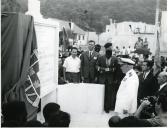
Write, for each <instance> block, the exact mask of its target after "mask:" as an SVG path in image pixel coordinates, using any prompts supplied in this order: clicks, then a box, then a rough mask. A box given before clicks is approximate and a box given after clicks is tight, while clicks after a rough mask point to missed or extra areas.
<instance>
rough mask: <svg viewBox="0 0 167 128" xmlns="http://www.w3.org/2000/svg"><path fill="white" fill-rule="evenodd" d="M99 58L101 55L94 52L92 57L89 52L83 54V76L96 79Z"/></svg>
mask: <svg viewBox="0 0 167 128" xmlns="http://www.w3.org/2000/svg"><path fill="white" fill-rule="evenodd" d="M98 58H99V53H97V52H95V51H93V53H92V56H91V57H89V51H86V52H83V53H82V54H81V57H80V59H81V76H83V77H84V78H91V79H95V77H96V73H97V71H96V63H97V60H98Z"/></svg>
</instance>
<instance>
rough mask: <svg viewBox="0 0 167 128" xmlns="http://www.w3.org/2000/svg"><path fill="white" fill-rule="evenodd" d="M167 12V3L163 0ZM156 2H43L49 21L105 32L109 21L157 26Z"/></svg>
mask: <svg viewBox="0 0 167 128" xmlns="http://www.w3.org/2000/svg"><path fill="white" fill-rule="evenodd" d="M160 8H161V10H167V0H160ZM155 10H156V0H41V12H42V14H43V15H44V16H45V17H52V18H59V19H63V20H67V21H70V20H72V21H73V22H75V23H76V24H77V25H79V26H80V27H81V28H83V29H85V30H86V29H88V28H90V30H96V31H97V32H102V31H104V29H105V25H106V24H109V18H112V19H115V20H116V22H121V21H142V22H146V23H149V24H154V22H155Z"/></svg>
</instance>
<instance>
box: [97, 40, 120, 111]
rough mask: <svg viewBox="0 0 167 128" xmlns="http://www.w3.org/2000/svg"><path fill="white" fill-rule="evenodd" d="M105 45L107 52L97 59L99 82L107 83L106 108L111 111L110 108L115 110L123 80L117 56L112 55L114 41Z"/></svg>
mask: <svg viewBox="0 0 167 128" xmlns="http://www.w3.org/2000/svg"><path fill="white" fill-rule="evenodd" d="M104 47H105V50H106V53H105V55H103V56H101V57H99V59H98V61H97V69H98V73H99V74H98V83H100V84H105V95H104V110H105V112H106V113H109V111H110V110H114V106H115V100H116V92H117V90H118V88H119V85H120V81H121V78H120V76H121V75H120V72H121V71H120V67H119V65H118V59H117V57H113V56H112V43H106V44H105V45H104ZM118 70H119V71H118ZM119 78H120V79H119ZM118 82H119V83H118Z"/></svg>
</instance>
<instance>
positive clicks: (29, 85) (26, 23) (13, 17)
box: [1, 13, 40, 120]
mask: <svg viewBox="0 0 167 128" xmlns="http://www.w3.org/2000/svg"><path fill="white" fill-rule="evenodd" d="M1 28H2V29H1V35H2V41H1V46H2V47H1V57H2V59H1V71H2V72H1V73H2V77H1V79H2V82H1V87H2V91H1V92H2V104H3V103H7V102H11V101H15V100H16V101H23V102H24V103H25V105H26V109H27V113H28V117H27V119H28V120H32V119H35V118H36V117H37V111H38V105H39V103H40V81H39V78H38V75H37V73H38V71H39V68H38V66H39V65H38V55H37V54H38V52H37V41H36V33H35V28H34V21H33V17H32V16H28V15H24V14H21V13H6V15H2V23H1Z"/></svg>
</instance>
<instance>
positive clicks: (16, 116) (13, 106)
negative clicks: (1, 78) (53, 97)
mask: <svg viewBox="0 0 167 128" xmlns="http://www.w3.org/2000/svg"><path fill="white" fill-rule="evenodd" d="M2 115H3V117H1V119H2V122H1V126H2V127H69V125H70V122H71V117H70V114H69V113H67V112H64V111H62V110H61V109H60V105H59V104H57V103H48V104H46V105H45V106H44V108H43V116H44V119H45V122H44V123H41V122H40V121H38V120H37V119H34V120H27V110H26V106H25V103H24V102H22V101H13V102H10V103H6V104H4V105H3V107H2Z"/></svg>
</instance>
